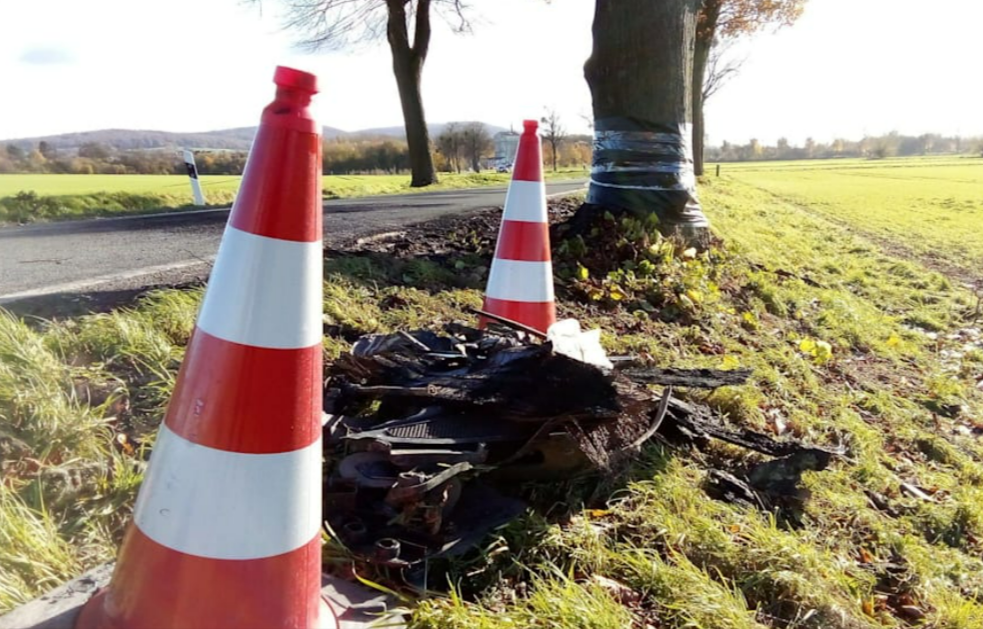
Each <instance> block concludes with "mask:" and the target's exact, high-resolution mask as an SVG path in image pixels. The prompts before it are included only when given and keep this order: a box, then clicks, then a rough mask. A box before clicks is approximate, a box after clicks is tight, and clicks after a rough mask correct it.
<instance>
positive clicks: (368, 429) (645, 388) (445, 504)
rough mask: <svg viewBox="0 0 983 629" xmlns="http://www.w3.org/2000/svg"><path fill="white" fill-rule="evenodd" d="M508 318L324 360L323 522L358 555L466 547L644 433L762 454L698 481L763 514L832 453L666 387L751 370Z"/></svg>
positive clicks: (725, 379)
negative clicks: (619, 349)
mask: <svg viewBox="0 0 983 629" xmlns="http://www.w3.org/2000/svg"><path fill="white" fill-rule="evenodd" d="M504 323H505V324H504V325H503V324H502V322H493V323H492V324H491V325H490V326H489V328H488V329H487V330H484V331H480V330H477V329H473V328H470V327H466V326H464V325H460V324H450V325H448V326H446V327H445V330H444V334H437V333H434V332H429V331H415V332H408V333H407V332H400V333H397V334H391V335H370V336H364V337H362V338H360V339H359V340H358V341H357V342H355V344H354V346H353V348H352V350H351V352H350V353H348V354H345V355H343V356H341V357H340V358H339V359H338V360H336V361H335V362H334V364H333V365H332V366H331V367H330V369H329V371H328V377H327V381H326V387H325V399H324V401H325V426H324V436H325V456H326V461H327V465H326V468H325V469H326V477H325V481H324V500H325V504H326V505H330V508H328V509H326V510H325V513H328V514H329V517H328V521H327V522H326V527H328V529H329V532H330V533H331V534H332V535H333V537H334V538H335V539H337V540H338V541H340V542H341V543H342V544H343V545H345V546H346V547H347V548H348V549H349V550H350V551H351V552H352V553H353V554H354V555H355V556H357V557H359V558H360V559H361V560H364V561H367V562H369V563H373V564H379V565H384V566H391V567H403V568H408V567H411V566H415V565H419V564H421V562H424V561H425V560H428V559H432V558H436V557H441V556H450V555H455V554H460V553H463V552H464V551H466V550H467V549H468V548H470V547H472V546H474V545H476V544H477V543H479V542H480V541H481V539H482V538H483V537H484V536H485V535H486V534H487V533H489V532H490V531H491V530H493V529H495V528H498V527H500V526H502V525H504V524H506V523H508V522H509V521H510V520H512V519H513V518H515V517H517V516H518V515H520V514H521V513H522V512H523V511H524V510H525V509H526V508H527V505H526V504H525V503H524V502H523V501H522V500H520V499H518V498H517V497H515V496H513V495H509V494H515V493H517V492H514V491H509V489H510V488H511V489H514V488H515V487H516V486H517V485H518V484H519V483H521V482H523V481H535V480H549V479H562V478H570V477H571V476H572V475H573V474H576V473H579V472H583V471H584V470H595V471H596V472H598V473H600V474H607V475H614V474H616V473H618V472H619V471H621V470H623V469H625V467H627V464H629V463H630V462H631V460H632V459H633V457H634V456H635V455H636V454H637V453H639V452H640V449H641V447H642V446H643V445H644V444H645V443H646V442H647V441H649V440H650V439H653V438H658V439H660V440H662V441H663V442H664V443H667V444H670V445H680V444H690V445H692V444H695V445H696V446H697V447H701V446H704V445H706V444H707V443H708V442H709V441H710V440H720V441H724V442H727V443H730V444H734V445H737V446H741V447H744V448H748V449H750V450H754V451H756V452H759V453H761V454H764V455H767V456H768V457H772V458H771V459H770V460H766V461H765V462H763V463H760V464H758V465H757V466H755V467H754V468H752V469H749V470H745V471H744V472H743V473H736V474H735V473H733V472H732V471H717V470H714V471H711V473H710V474H709V476H708V481H707V491H708V493H710V495H711V496H714V497H716V498H720V499H726V500H731V501H737V502H742V503H746V504H750V505H753V506H756V507H758V508H762V509H767V510H773V509H780V508H784V507H787V506H789V504H794V503H796V501H800V500H801V499H802V498H803V496H802V492H801V490H800V489H799V477H800V475H801V473H802V472H803V471H805V470H821V469H824V468H825V467H826V466H827V465H828V464H829V462H830V460H831V458H832V457H834V456H836V455H838V454H841V453H840V452H837V451H834V450H828V449H824V448H819V447H810V446H804V445H802V444H799V443H795V442H793V441H787V440H783V441H779V440H776V439H774V438H772V437H771V436H769V435H765V434H762V433H756V432H753V431H749V430H744V429H736V428H733V427H730V426H727V424H726V422H725V421H724V420H723V419H722V418H721V417H719V416H717V415H715V414H714V413H713V412H712V411H711V410H710V409H709V408H708V407H705V406H702V405H698V404H693V403H689V402H685V401H682V400H680V399H677V398H676V397H674V396H673V387H696V388H715V387H719V386H724V385H738V384H743V383H744V382H745V381H746V380H747V378H748V376H749V375H750V370H731V371H720V370H710V369H698V370H688V369H653V368H643V367H638V366H636V365H635V364H634V363H633V361H631V360H630V359H627V358H621V359H618V358H612V359H611V360H612V362H613V363H614V365H615V367H614V369H602V368H599V367H595V366H594V365H591V364H587V363H584V362H580V361H579V360H575V359H573V358H569V357H567V356H565V355H562V354H558V353H557V352H555V351H554V349H553V346H552V344H551V343H550V342H548V341H545V340H544V339H543V338H542V335H539V334H531V333H529V332H528V331H524V330H521V329H517V327H516V326H510V325H508V322H504Z"/></svg>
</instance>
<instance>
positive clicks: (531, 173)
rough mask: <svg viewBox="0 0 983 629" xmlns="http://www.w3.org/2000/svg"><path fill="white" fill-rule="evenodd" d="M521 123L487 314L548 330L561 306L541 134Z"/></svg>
mask: <svg viewBox="0 0 983 629" xmlns="http://www.w3.org/2000/svg"><path fill="white" fill-rule="evenodd" d="M522 124H523V127H525V129H524V131H523V133H522V136H521V137H520V138H519V151H518V154H517V155H516V158H515V169H514V170H513V172H512V183H511V184H509V192H508V194H507V195H506V197H505V213H504V214H503V216H502V228H501V230H500V231H499V233H498V246H497V247H496V248H495V258H494V260H492V265H491V271H490V272H489V275H488V288H487V290H486V291H485V305H484V310H485V312H488V313H490V314H495V315H498V316H500V317H504V318H506V319H510V320H512V321H516V322H518V323H523V324H525V325H527V326H530V327H532V328H535V329H537V330H540V331H541V332H546V330H547V328H549V327H550V326H551V325H553V323H555V322H556V304H555V302H554V297H553V262H552V258H551V257H550V233H549V219H548V216H547V214H546V186H545V184H544V183H543V149H542V145H541V142H540V139H539V135H538V134H537V129H538V128H539V123H538V122H536V121H535V120H526V121H524V122H523V123H522ZM485 323H486V322H485V321H482V322H481V324H482V325H484V324H485Z"/></svg>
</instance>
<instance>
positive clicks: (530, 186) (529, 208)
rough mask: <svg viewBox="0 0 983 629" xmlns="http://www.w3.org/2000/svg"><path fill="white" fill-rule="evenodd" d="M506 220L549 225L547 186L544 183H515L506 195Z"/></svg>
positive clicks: (510, 186)
mask: <svg viewBox="0 0 983 629" xmlns="http://www.w3.org/2000/svg"><path fill="white" fill-rule="evenodd" d="M503 218H504V219H505V220H509V221H523V222H526V223H547V222H549V217H548V216H547V214H546V184H544V183H543V182H542V181H521V180H520V181H513V182H512V183H511V184H510V185H509V191H508V193H506V195H505V214H504V216H503Z"/></svg>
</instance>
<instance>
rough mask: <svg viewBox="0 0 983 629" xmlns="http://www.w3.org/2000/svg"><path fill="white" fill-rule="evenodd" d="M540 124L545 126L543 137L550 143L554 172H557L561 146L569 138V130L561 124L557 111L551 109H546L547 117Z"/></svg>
mask: <svg viewBox="0 0 983 629" xmlns="http://www.w3.org/2000/svg"><path fill="white" fill-rule="evenodd" d="M540 122H542V124H543V125H545V126H544V129H543V137H544V138H545V139H546V141H547V142H549V143H550V149H551V151H552V153H553V160H552V161H553V172H556V165H557V160H558V159H559V151H560V145H561V144H563V142H564V140H566V138H567V130H566V129H565V128H564V127H563V125H562V124H561V123H560V114H558V113H556V110H555V109H552V108H549V107H548V108H547V109H546V115H545V116H543V118H542V120H541V121H540Z"/></svg>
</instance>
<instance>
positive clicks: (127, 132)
mask: <svg viewBox="0 0 983 629" xmlns="http://www.w3.org/2000/svg"><path fill="white" fill-rule="evenodd" d="M448 124H450V123H447V122H435V123H431V124H430V125H428V128H429V129H430V136H431V137H436V136H438V135H440V133H441V132H442V131H443V130H444V128H445V127H447V125H448ZM458 124H467V123H463V122H462V123H458ZM485 126H486V127H488V129H489V131H490V132H491V133H492V134H495V133H498V132H499V131H507V129H505V128H504V127H499V126H496V125H490V124H486V125H485ZM322 134H323V136H324V138H325V139H328V140H331V139H334V138H339V137H351V138H359V137H361V138H366V137H391V138H404V137H406V132H405V130H404V129H403V127H402V126H398V127H379V128H375V129H362V130H360V131H344V130H342V129H337V128H335V127H324V128H323V130H322ZM254 135H256V127H239V128H236V129H221V130H218V131H205V132H201V133H174V132H171V131H152V130H136V129H102V130H99V131H83V132H81V133H62V134H59V135H48V136H41V137H34V138H15V139H11V140H0V144H16V145H18V146H20V147H22V148H24V149H25V150H30V149H32V148H35V147H37V145H38V142H41V141H44V142H47V143H48V144H50V145H51V146H53V147H54V148H55V149H57V150H65V151H73V150H75V149H78V147H79V146H81V145H83V144H86V143H88V142H97V143H99V144H105V145H107V146H111V147H113V148H116V149H120V150H130V149H165V148H196V149H227V150H234V151H245V150H248V149H249V147H250V145H251V144H252V141H253V136H254Z"/></svg>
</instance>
